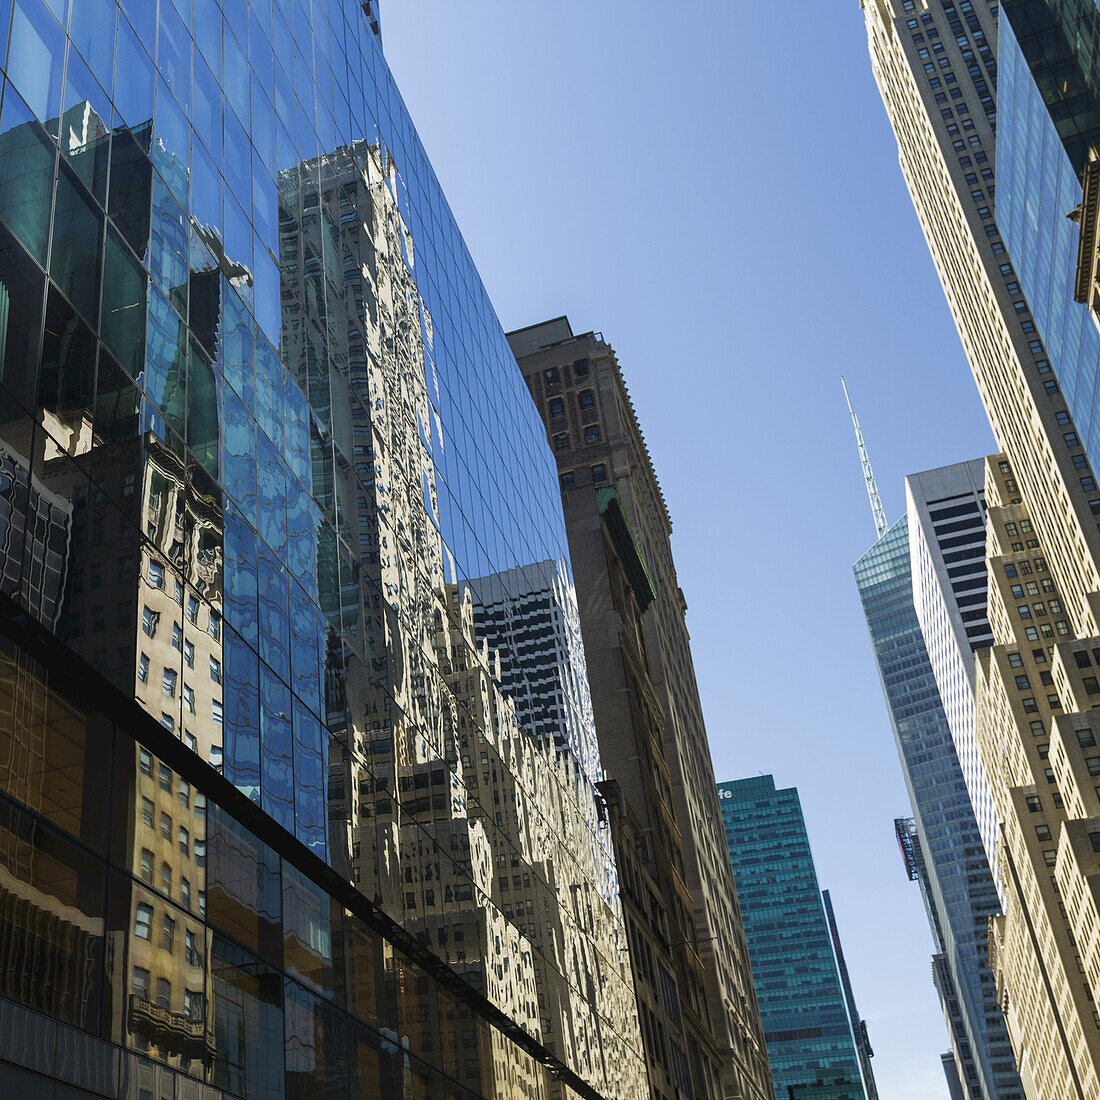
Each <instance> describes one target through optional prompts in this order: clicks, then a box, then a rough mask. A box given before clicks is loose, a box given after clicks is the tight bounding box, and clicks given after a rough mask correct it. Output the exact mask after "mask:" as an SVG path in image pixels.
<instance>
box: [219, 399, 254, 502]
mask: <svg viewBox="0 0 1100 1100" xmlns="http://www.w3.org/2000/svg"><path fill="white" fill-rule="evenodd" d="M224 415H225V446H224V447H223V448H222V453H221V457H222V471H221V482H222V484H223V485H224V486H225V490H226V492H228V493H229V494H230V496H232V497H233V499H234V500H235V501H236V502H237V505H238V507H239V508H240V509H241V511H242V512H243V514H244V515H245V517H246V518H247V519H248V520H249V522H250V523H255V522H256V424H255V421H253V419H252V417H251V416H250V415H249V413H248V410H247V409H246V408H245V407H244V403H243V402H242V401H241V399H240V398H239V397H238V396H237V395H236V394H235V393H234V392H233V391H232V390H226V392H225V413H224Z"/></svg>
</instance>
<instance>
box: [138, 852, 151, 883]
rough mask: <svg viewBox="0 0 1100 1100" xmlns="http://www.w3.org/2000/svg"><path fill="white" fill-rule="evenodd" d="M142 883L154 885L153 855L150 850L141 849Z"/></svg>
mask: <svg viewBox="0 0 1100 1100" xmlns="http://www.w3.org/2000/svg"><path fill="white" fill-rule="evenodd" d="M141 881H142V882H147V883H149V885H150V886H152V884H153V853H152V852H150V851H149V849H148V848H142V849H141Z"/></svg>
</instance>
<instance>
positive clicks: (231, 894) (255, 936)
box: [206, 803, 282, 964]
mask: <svg viewBox="0 0 1100 1100" xmlns="http://www.w3.org/2000/svg"><path fill="white" fill-rule="evenodd" d="M207 836H208V837H209V841H208V848H207V875H206V919H207V921H208V922H209V923H210V924H211V925H212V926H213V927H215V928H217V929H219V930H221V931H223V932H225V933H226V935H229V936H232V937H233V938H234V939H236V940H238V941H239V942H241V943H243V944H244V945H245V946H246V947H248V949H249V950H251V951H257V952H259V953H260V954H261V955H263V956H264V957H265V958H267V959H270V960H271V961H272V962H273V963H276V964H279V963H280V962H281V958H282V931H281V929H280V911H281V907H282V899H281V897H280V886H279V861H278V858H277V857H276V856H275V854H274V853H273V852H272V851H271V849H270V848H268V846H267V845H266V844H264V843H263V842H262V841H260V840H257V839H256V837H254V836H253V835H252V834H251V833H250V832H249V831H248V830H247V829H246V828H245V827H244V826H243V825H241V824H239V823H238V822H237V821H236V820H235V819H234V818H232V817H230V816H229V814H227V813H226V812H225V811H224V810H222V809H221V807H220V806H217V805H216V804H214V803H210V804H209V806H208V808H207Z"/></svg>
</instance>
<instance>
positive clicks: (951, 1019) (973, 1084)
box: [894, 817, 981, 1100]
mask: <svg viewBox="0 0 1100 1100" xmlns="http://www.w3.org/2000/svg"><path fill="white" fill-rule="evenodd" d="M894 832H895V833H896V835H897V838H898V847H899V848H900V849H901V854H902V858H903V859H904V860H905V872H906V874H907V875H908V877H909V881H910V882H916V883H918V884H919V885H920V892H921V898H922V900H923V901H924V911H925V913H926V915H927V917H928V925H929V928H931V930H932V940H933V943H934V944H935V949H934V952H933V955H932V983H933V984H934V985H935V987H936V992H937V993H938V994H939V997H940V1005H941V1007H942V1008H943V1014H944V1019H945V1020H946V1021H947V1030H948V1033H949V1034H950V1036H951V1049H950V1050H949V1051H946V1052H945V1053H944V1054H943V1055H941V1059H942V1061H943V1072H944V1074H945V1075H946V1077H947V1088H948V1092H949V1093H950V1094H951V1100H966V1098H967V1097H968V1096H980V1095H981V1084H980V1081H979V1078H978V1067H977V1066H976V1065H975V1064H974V1055H973V1052H972V1050H971V1047H970V1040H969V1038H968V1037H967V1034H966V1023H965V1020H964V1018H963V1012H962V1006H961V1005H960V1004H959V998H958V996H957V995H956V992H955V983H954V981H953V980H952V978H951V970H950V968H949V966H948V964H947V954H946V945H945V943H944V938H943V929H942V928H941V927H940V919H939V915H938V913H937V910H936V905H935V902H934V901H933V898H932V883H931V880H930V879H929V877H928V864H927V863H926V862H925V859H924V851H923V850H922V848H921V844H920V834H919V832H918V831H917V825H916V822H915V821H914V820H913V819H912V818H911V817H898V818H895V819H894ZM963 1082H965V1083H966V1084H965V1086H964V1084H963Z"/></svg>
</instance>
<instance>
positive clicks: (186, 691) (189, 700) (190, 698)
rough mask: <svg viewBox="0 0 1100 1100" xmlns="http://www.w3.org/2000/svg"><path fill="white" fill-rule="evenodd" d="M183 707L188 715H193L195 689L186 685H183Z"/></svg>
mask: <svg viewBox="0 0 1100 1100" xmlns="http://www.w3.org/2000/svg"><path fill="white" fill-rule="evenodd" d="M183 705H184V706H185V707H186V708H187V712H188V713H189V714H194V713H195V689H194V688H192V687H188V686H187V685H186V684H184V685H183Z"/></svg>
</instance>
